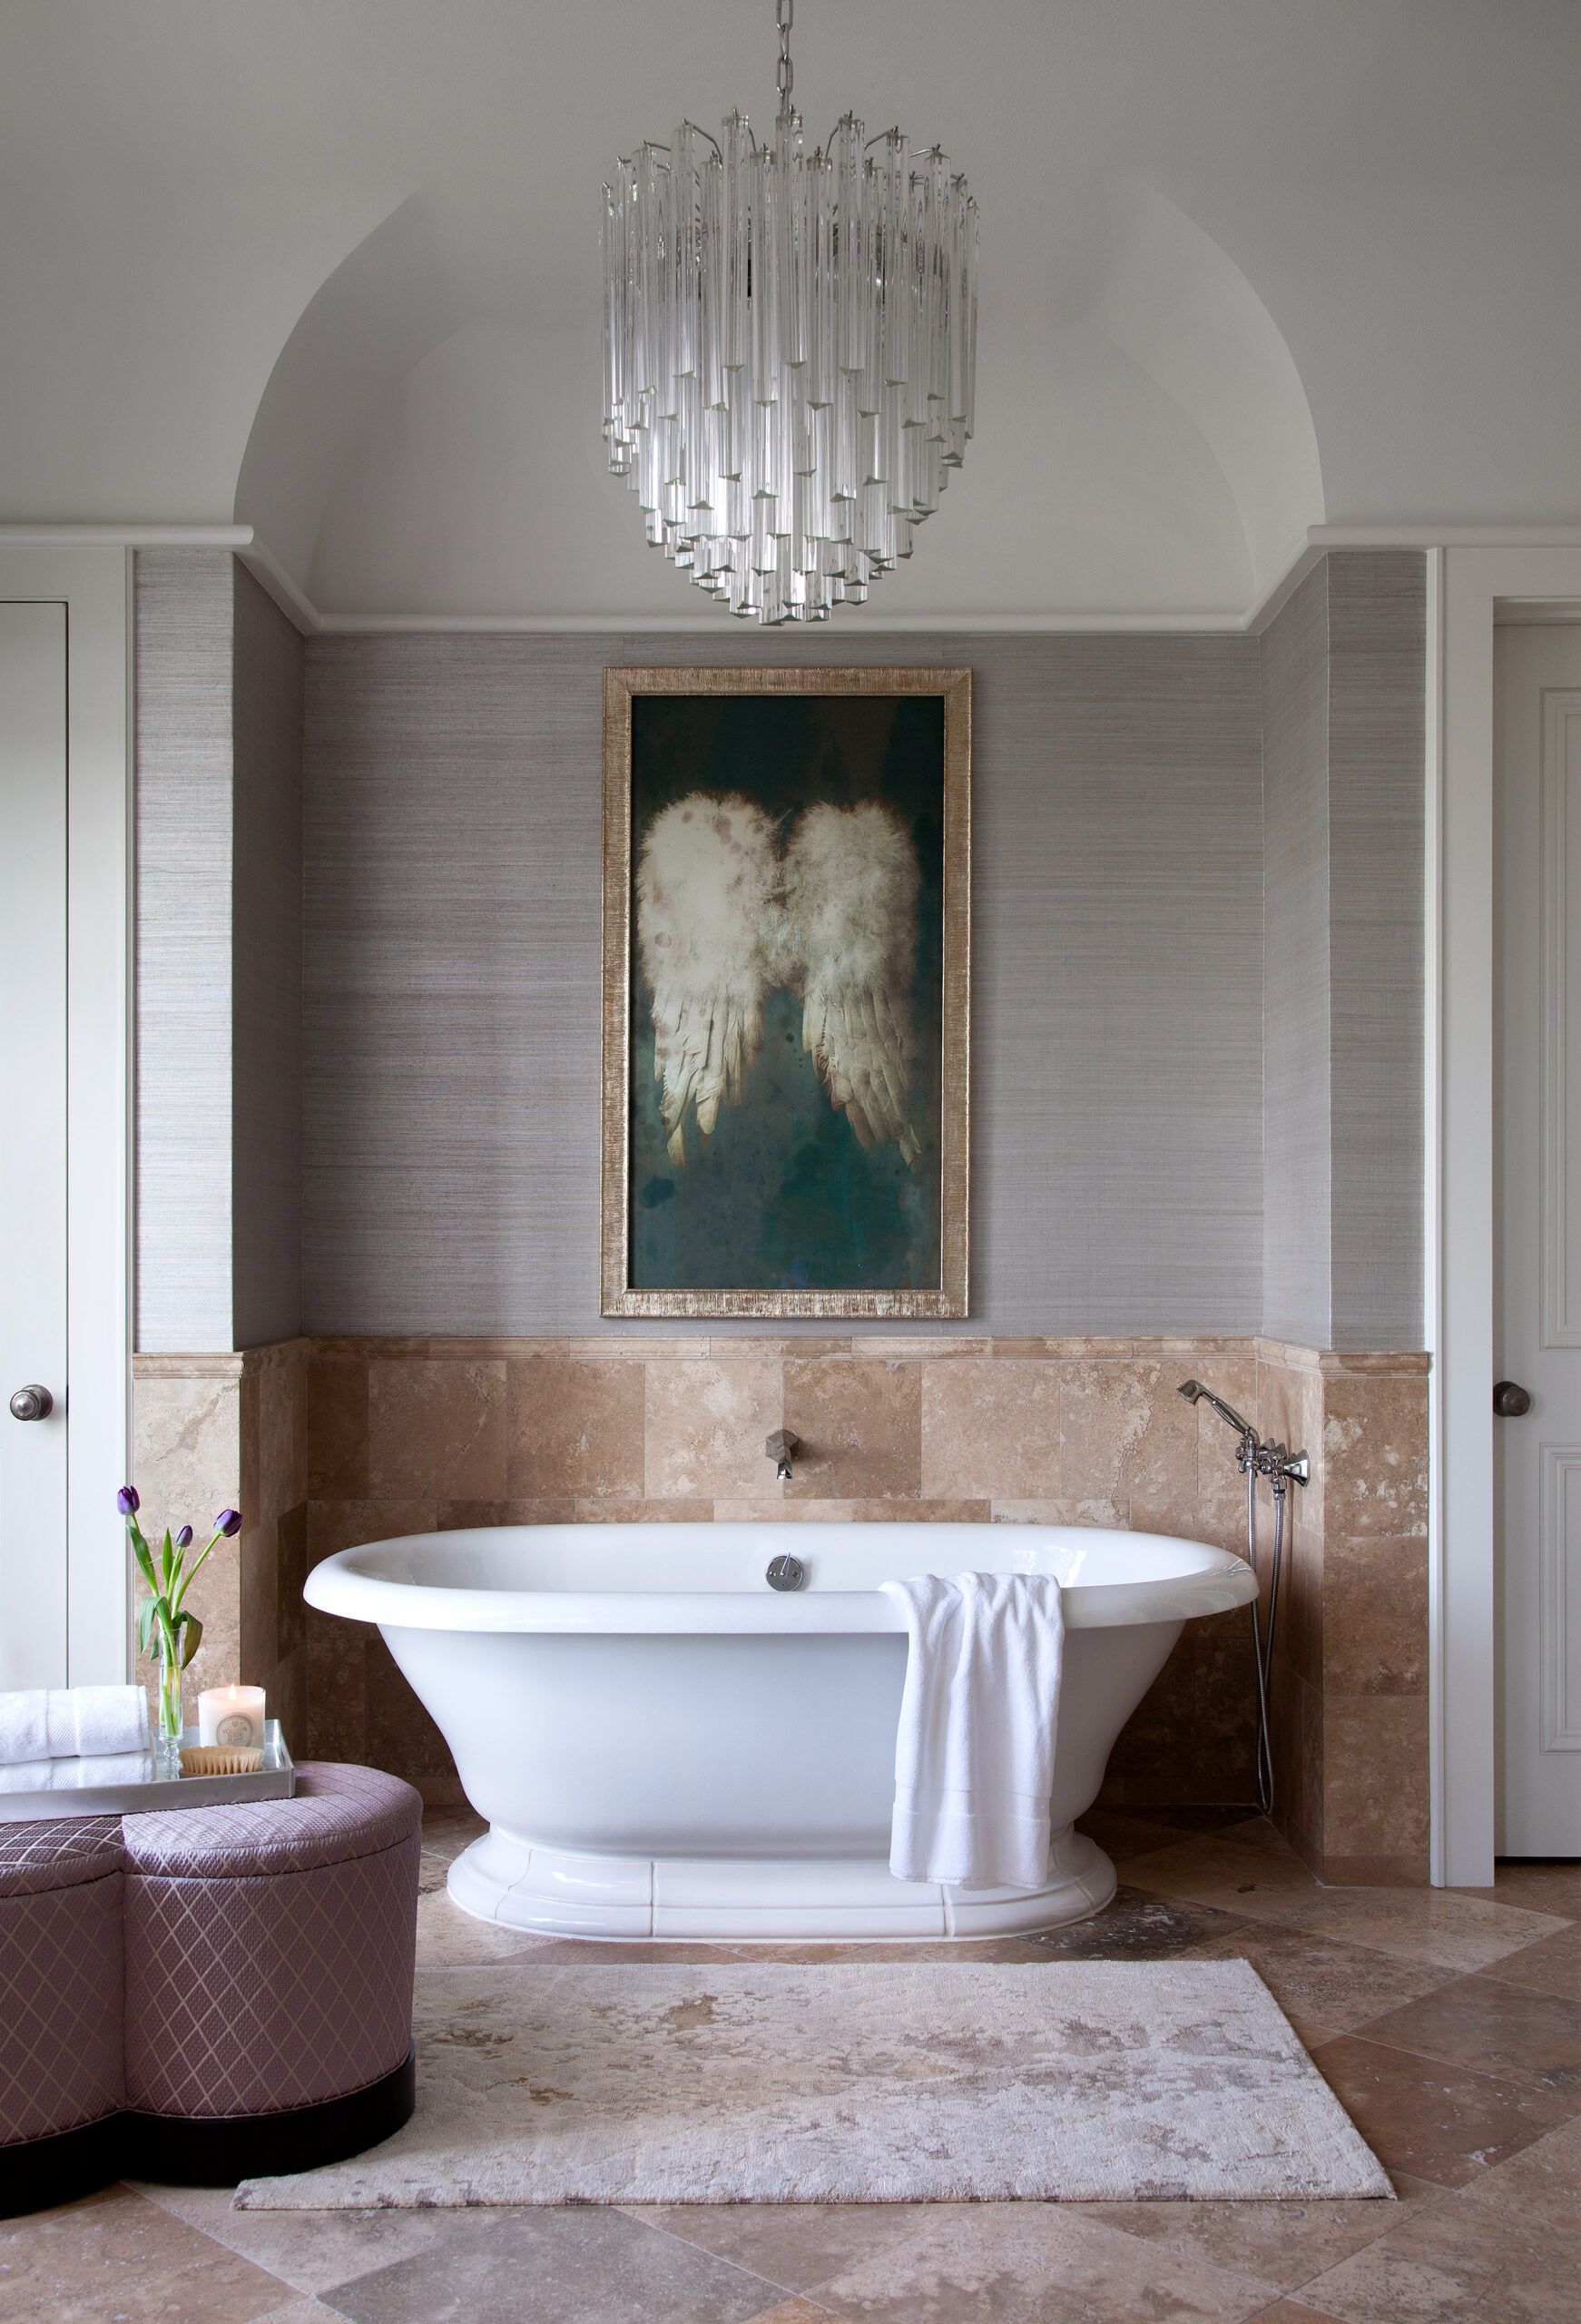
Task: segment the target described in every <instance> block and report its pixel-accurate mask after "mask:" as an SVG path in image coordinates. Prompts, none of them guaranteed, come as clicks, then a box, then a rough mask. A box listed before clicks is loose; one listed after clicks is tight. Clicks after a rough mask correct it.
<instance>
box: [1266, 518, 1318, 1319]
mask: <svg viewBox="0 0 1581 2324" xmlns="http://www.w3.org/2000/svg"><path fill="white" fill-rule="evenodd" d="M1329 563H1330V560H1329V559H1328V558H1324V560H1323V562H1322V563H1321V565H1320V566H1318V567H1317V569H1316V571H1315V572H1312V573H1310V574H1309V575H1308V576H1307V578H1306V580H1305V581H1304V582H1303V583H1302V584H1301V587H1300V588H1299V589H1298V590H1297V592H1296V594H1295V596H1293V597H1292V598H1291V601H1290V603H1289V605H1288V606H1285V607H1284V608H1283V610H1282V611H1281V613H1280V615H1278V617H1277V618H1276V619H1275V620H1274V621H1273V622H1272V624H1271V625H1270V627H1269V629H1268V630H1267V632H1266V634H1265V635H1264V636H1263V640H1262V742H1263V832H1264V848H1265V862H1264V871H1263V889H1262V913H1263V920H1262V946H1263V988H1262V990H1263V1060H1262V1150H1263V1210H1262V1315H1263V1328H1264V1329H1265V1330H1266V1331H1267V1332H1268V1333H1270V1334H1272V1337H1274V1338H1276V1339H1286V1340H1297V1341H1301V1342H1303V1343H1305V1344H1308V1345H1310V1346H1313V1347H1326V1346H1327V1345H1328V1344H1329V1319H1330V1310H1331V1265H1330V1231H1331V1222H1330V1210H1331V1184H1330V1154H1329Z"/></svg>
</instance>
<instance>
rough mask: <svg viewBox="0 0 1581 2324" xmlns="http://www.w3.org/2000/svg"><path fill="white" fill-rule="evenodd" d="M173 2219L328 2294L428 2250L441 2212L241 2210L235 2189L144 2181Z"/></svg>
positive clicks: (288, 2281)
mask: <svg viewBox="0 0 1581 2324" xmlns="http://www.w3.org/2000/svg"><path fill="white" fill-rule="evenodd" d="M138 2192H139V2193H140V2194H142V2195H145V2196H146V2197H147V2198H148V2200H149V2201H150V2202H152V2203H157V2204H158V2206H159V2208H160V2210H161V2211H164V2212H166V2213H168V2214H169V2216H170V2217H171V2218H172V2220H183V2221H185V2222H186V2223H187V2225H188V2226H189V2227H192V2228H197V2229H199V2230H201V2232H202V2233H203V2234H204V2235H208V2236H211V2237H212V2238H213V2240H214V2241H215V2242H216V2243H222V2244H224V2245H225V2247H226V2248H227V2250H231V2251H236V2252H239V2253H240V2254H241V2257H242V2258H243V2259H245V2260H251V2261H252V2263H253V2265H254V2266H255V2267H258V2268H264V2269H267V2270H268V2271H269V2273H270V2275H271V2276H277V2277H278V2278H279V2279H280V2287H281V2289H282V2290H284V2289H289V2290H292V2291H297V2292H304V2293H306V2292H328V2291H330V2290H333V2289H334V2287H335V2286H336V2285H337V2284H343V2283H347V2282H349V2281H350V2280H351V2279H352V2278H353V2277H354V2276H364V2275H368V2273H370V2272H371V2270H374V2269H375V2268H385V2267H388V2265H389V2264H390V2262H391V2261H392V2260H408V2259H410V2258H411V2257H412V2256H413V2255H414V2254H415V2253H417V2252H418V2251H425V2250H427V2248H428V2246H429V2244H430V2243H431V2242H432V2241H433V2237H434V2221H436V2219H437V2218H438V2217H439V2216H440V2214H439V2213H437V2212H436V2211H233V2210H232V2209H231V2189H230V2188H229V2187H159V2186H152V2185H140V2186H139V2188H138Z"/></svg>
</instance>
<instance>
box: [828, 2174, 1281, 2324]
mask: <svg viewBox="0 0 1581 2324" xmlns="http://www.w3.org/2000/svg"><path fill="white" fill-rule="evenodd" d="M810 2290H811V2296H812V2298H813V2299H816V2300H819V2301H821V2302H822V2304H823V2305H824V2306H825V2307H828V2308H831V2309H833V2310H834V2312H835V2314H836V2315H837V2316H839V2317H840V2318H842V2319H849V2320H850V2324H967V2319H970V2324H1137V2319H1139V2318H1142V2317H1145V2318H1146V2319H1148V2324H1187V2319H1203V2324H1206V2319H1225V2324H1228V2319H1248V2318H1251V2317H1253V2316H1255V2315H1256V2314H1257V2312H1258V2310H1259V2309H1262V2308H1266V2307H1267V2305H1268V2303H1269V2301H1270V2300H1271V2299H1272V2298H1273V2297H1274V2294H1275V2290H1276V2287H1274V2286H1272V2285H1271V2284H1268V2283H1265V2282H1262V2281H1260V2280H1254V2279H1252V2278H1251V2277H1248V2276H1244V2275H1237V2274H1232V2272H1231V2271H1230V2270H1227V2269H1224V2268H1218V2267H1214V2266H1213V2264H1212V2262H1211V2261H1208V2260H1201V2259H1198V2258H1196V2257H1194V2256H1193V2255H1189V2254H1188V2255H1183V2254H1181V2253H1180V2252H1177V2251H1170V2250H1163V2249H1161V2248H1160V2247H1158V2246H1156V2245H1154V2244H1151V2243H1148V2242H1144V2240H1142V2239H1141V2238H1140V2237H1138V2236H1134V2235H1126V2234H1124V2233H1122V2232H1121V2231H1120V2230H1117V2229H1115V2228H1111V2227H1105V2226H1103V2225H1102V2224H1101V2223H1100V2222H1099V2221H1097V2220H1095V2219H1089V2218H1087V2217H1085V2215H1084V2214H1083V2213H1082V2212H1081V2211H1079V2210H1077V2209H1075V2208H1074V2207H1072V2206H1069V2205H1065V2204H1059V2203H971V2204H966V2205H958V2204H954V2203H939V2204H933V2205H929V2206H928V2210H927V2213H926V2216H925V2218H924V2220H923V2222H922V2224H921V2225H920V2226H919V2227H918V2230H917V2232H916V2233H915V2234H914V2235H912V2236H910V2237H909V2238H908V2239H907V2240H904V2241H902V2242H900V2243H898V2244H895V2245H893V2246H890V2247H888V2248H886V2249H883V2250H877V2251H873V2252H869V2254H867V2255H866V2256H865V2257H864V2258H862V2259H860V2260H853V2261H852V2262H851V2263H850V2264H849V2266H848V2267H845V2268H843V2269H841V2270H840V2272H839V2273H838V2274H837V2275H835V2276H832V2277H831V2278H830V2280H829V2281H828V2282H827V2283H823V2284H816V2285H813V2286H812V2287H811V2288H810Z"/></svg>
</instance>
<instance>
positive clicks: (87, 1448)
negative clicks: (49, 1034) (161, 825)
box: [0, 538, 133, 1686]
mask: <svg viewBox="0 0 1581 2324" xmlns="http://www.w3.org/2000/svg"><path fill="white" fill-rule="evenodd" d="M0 597H5V598H7V599H15V600H20V601H22V602H24V603H28V602H31V603H45V604H51V603H53V604H57V605H64V606H65V608H66V850H67V864H68V874H67V901H66V950H67V963H68V965H67V974H66V1176H67V1196H66V1253H67V1259H66V1347H67V1362H68V1370H69V1381H68V1391H67V1393H68V1396H69V1399H70V1413H71V1425H70V1430H69V1433H68V1437H67V1472H66V1662H67V1679H68V1683H69V1684H71V1685H73V1686H85V1685H95V1684H109V1685H114V1684H117V1683H119V1682H120V1681H122V1680H123V1679H125V1677H126V1674H127V1669H128V1653H129V1640H128V1631H127V1621H128V1580H127V1559H126V1551H125V1544H124V1542H123V1539H122V1534H121V1528H120V1526H119V1524H118V1523H117V1522H116V1520H115V1516H114V1495H115V1490H116V1488H117V1486H118V1485H121V1484H123V1483H124V1482H125V1480H126V1477H127V1475H128V1473H129V1458H130V1454H129V1447H130V1442H131V1436H130V1416H131V1377H132V1296H131V1294H132V1248H133V1243H132V1112H133V1051H132V990H133V986H132V951H131V947H132V910H131V878H132V838H131V816H132V779H131V763H130V746H131V736H132V732H133V727H132V716H131V694H132V676H133V657H132V636H131V623H132V560H131V553H130V551H129V550H128V549H127V548H126V547H120V546H111V545H108V544H106V545H99V544H94V545H92V546H88V545H72V546H69V547H68V546H63V545H60V544H58V543H51V542H18V541H15V540H9V539H5V538H0Z"/></svg>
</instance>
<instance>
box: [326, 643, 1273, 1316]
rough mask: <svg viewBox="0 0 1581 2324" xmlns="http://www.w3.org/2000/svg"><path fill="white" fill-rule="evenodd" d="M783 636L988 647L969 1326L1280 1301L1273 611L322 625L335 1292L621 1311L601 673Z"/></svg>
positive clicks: (940, 659) (1240, 1310)
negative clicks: (941, 626)
mask: <svg viewBox="0 0 1581 2324" xmlns="http://www.w3.org/2000/svg"><path fill="white" fill-rule="evenodd" d="M967 645H969V651H967V650H965V649H966V648H967ZM771 658H777V659H779V660H781V661H797V660H800V661H804V662H814V661H817V662H820V663H840V662H859V661H867V662H875V661H876V662H883V661H890V662H902V663H906V664H910V665H918V664H920V665H950V664H955V663H960V662H968V663H969V665H970V666H971V668H972V671H973V674H974V689H973V691H974V713H973V723H974V767H973V791H974V875H975V876H974V899H973V902H974V914H973V918H974V945H973V976H974V986H973V1076H972V1090H973V1132H974V1134H973V1171H974V1184H973V1215H974V1220H975V1229H974V1235H973V1247H972V1267H973V1295H972V1324H971V1325H970V1326H969V1327H963V1328H975V1329H977V1330H992V1331H997V1332H1008V1333H1016V1332H1022V1331H1029V1332H1030V1331H1046V1330H1051V1329H1058V1330H1067V1331H1092V1330H1098V1329H1103V1330H1113V1331H1140V1330H1161V1329H1186V1328H1192V1329H1201V1330H1224V1331H1238V1330H1250V1329H1255V1327H1256V1324H1257V1321H1258V1318H1259V1314H1260V1303H1261V1275H1262V1251H1261V1233H1262V1226H1261V1222H1262V1128H1261V1118H1262V743H1261V707H1260V698H1259V683H1258V665H1259V649H1258V645H1257V642H1256V641H1255V640H1254V639H1250V638H1238V637H1198V638H1174V637H1075V636H1058V637H1053V636H1038V637H980V636H974V637H973V638H971V639H970V640H969V641H967V640H963V639H961V638H958V637H948V636H932V635H918V636H908V637H905V638H897V637H875V636H874V635H872V634H871V633H861V634H859V633H858V632H856V631H855V630H854V628H853V629H849V630H847V631H845V632H842V633H840V635H839V637H838V638H834V639H830V638H824V637H820V638H818V639H816V640H800V639H798V640H796V641H794V650H788V649H787V647H786V646H785V645H784V643H783V641H781V640H779V639H773V640H769V641H765V640H763V639H762V638H761V637H753V638H751V639H750V640H748V639H742V638H741V637H740V636H739V635H736V634H733V633H732V634H729V635H723V636H722V637H720V638H716V637H714V636H713V635H708V636H706V637H700V636H694V635H689V636H665V637H652V636H648V637H643V636H608V637H605V636H587V637H582V636H575V637H572V636H564V637H544V636H525V637H501V636H494V637H488V636H402V637H340V638H319V639H317V640H315V641H313V643H312V644H311V645H309V653H308V679H307V748H306V866H307V871H306V993H307V1017H306V1044H305V1105H304V1125H303V1128H304V1162H305V1180H304V1184H305V1236H304V1248H303V1295H304V1309H305V1313H304V1318H303V1320H304V1324H305V1325H306V1327H307V1328H308V1329H309V1330H312V1331H323V1332H358V1333H391V1332H430V1333H432V1332H460V1333H544V1332H551V1333H553V1332H565V1331H575V1332H593V1331H596V1330H597V1329H598V1328H599V1326H598V1324H597V1321H596V1309H597V1282H596V1259H597V1191H598V1190H597V1157H598V1150H599V1147H598V1139H599V1124H598V1086H599V1075H598V1039H599V1014H598V997H599V896H600V872H599V832H600V803H599V781H600V765H601V709H600V688H601V679H602V673H603V670H604V665H606V664H607V663H623V664H633V663H635V664H641V663H644V662H651V663H674V662H680V661H692V662H700V661H704V660H708V661H713V662H719V661H723V660H727V659H728V660H732V661H736V662H749V661H766V660H769V659H771ZM624 1329H626V1330H627V1331H629V1330H630V1329H631V1326H630V1325H629V1324H627V1325H625V1326H624Z"/></svg>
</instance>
